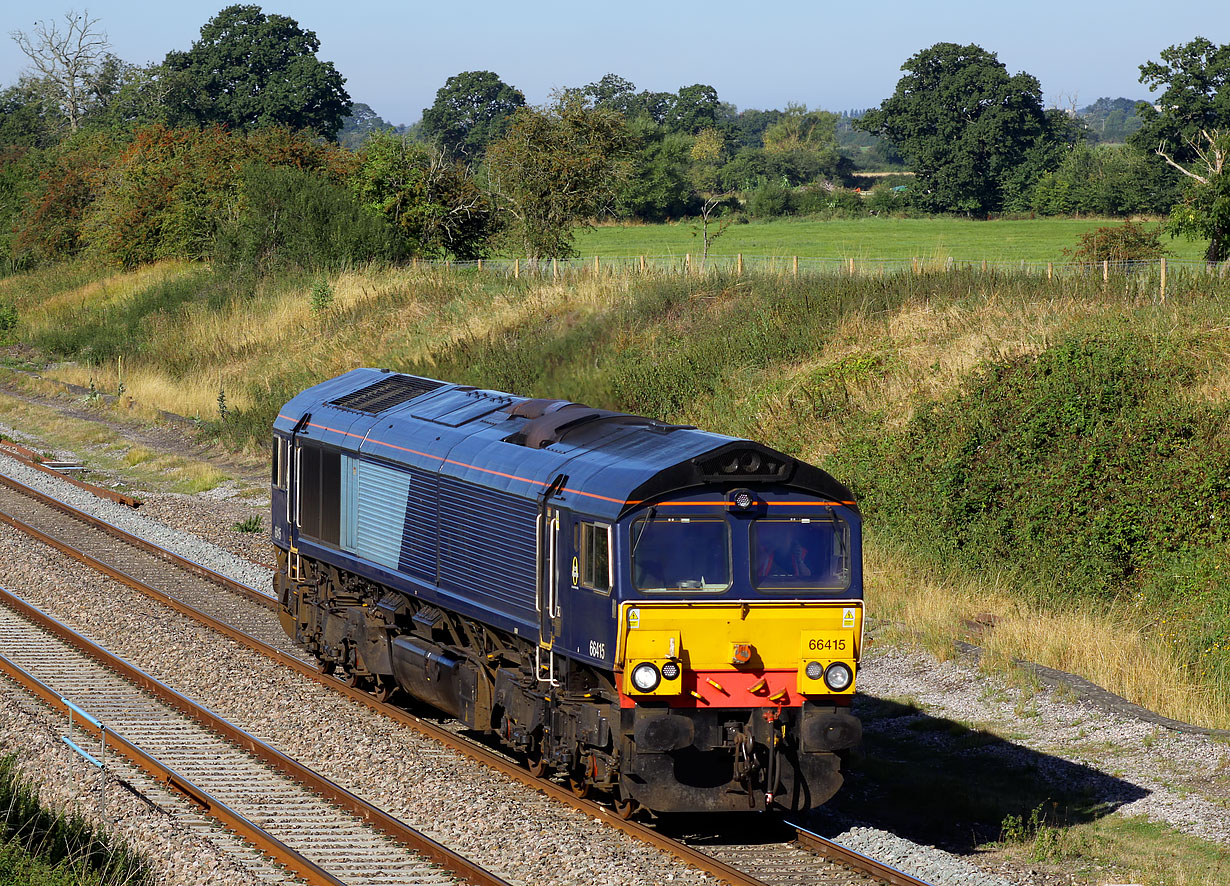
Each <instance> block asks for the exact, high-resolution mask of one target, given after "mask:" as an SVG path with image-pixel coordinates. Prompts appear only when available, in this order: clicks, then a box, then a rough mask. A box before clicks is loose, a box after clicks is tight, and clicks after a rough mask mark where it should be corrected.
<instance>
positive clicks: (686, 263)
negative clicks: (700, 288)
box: [683, 252, 692, 275]
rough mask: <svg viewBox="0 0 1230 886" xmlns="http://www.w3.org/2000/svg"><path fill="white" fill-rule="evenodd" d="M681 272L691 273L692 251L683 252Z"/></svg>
mask: <svg viewBox="0 0 1230 886" xmlns="http://www.w3.org/2000/svg"><path fill="white" fill-rule="evenodd" d="M683 273H684V274H685V275H686V274H690V273H692V253H690V252H685V253H684V254H683Z"/></svg>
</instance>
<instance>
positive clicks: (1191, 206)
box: [1130, 37, 1230, 262]
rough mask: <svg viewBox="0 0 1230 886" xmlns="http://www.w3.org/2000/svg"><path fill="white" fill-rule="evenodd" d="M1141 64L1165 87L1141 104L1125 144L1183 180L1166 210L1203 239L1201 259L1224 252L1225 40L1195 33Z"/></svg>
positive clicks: (1228, 108) (1175, 229) (1228, 151)
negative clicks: (1140, 121)
mask: <svg viewBox="0 0 1230 886" xmlns="http://www.w3.org/2000/svg"><path fill="white" fill-rule="evenodd" d="M1161 57H1162V60H1161V62H1148V63H1146V64H1143V65H1141V66H1140V82H1141V83H1144V84H1145V85H1146V86H1148V87H1149V89H1150V90H1152V91H1156V90H1158V89H1163V91H1162V94H1161V95H1160V96H1159V97H1158V100H1157V104H1156V106H1153V105H1149V104H1145V103H1142V104H1141V105H1140V106H1139V107H1138V110H1137V113H1138V114H1139V115H1140V116H1141V117H1142V118H1144V125H1143V126H1142V127H1141V128H1140V130H1139V131H1138V132H1137V133H1136V134H1135V135H1133V136H1132V138H1131V140H1130V141H1131V144H1133V145H1136V146H1137V147H1140V148H1142V149H1144V150H1146V151H1150V152H1152V153H1154V154H1156V155H1157V156H1158V157H1160V158H1161V159H1162V160H1163V161H1164V162H1165V163H1166V164H1167V165H1168V166H1169V167H1170V168H1172V169H1174V170H1176V171H1177V172H1178V173H1180V174H1181V175H1182V176H1183V177H1184V179H1185V180H1186V182H1187V189H1186V190H1185V191H1184V194H1183V199H1182V201H1181V202H1180V203H1178V204H1177V205H1176V206H1175V207H1174V209H1173V210H1172V211H1171V215H1170V230H1171V232H1172V233H1174V234H1182V235H1184V236H1187V237H1190V238H1192V239H1204V238H1206V237H1207V238H1208V240H1209V246H1208V249H1207V250H1206V251H1205V260H1206V261H1210V262H1220V261H1225V260H1226V259H1227V258H1230V168H1227V163H1226V161H1227V157H1228V156H1230V45H1223V46H1217V45H1215V44H1214V43H1212V42H1211V41H1209V40H1206V39H1205V38H1204V37H1197V38H1196V39H1194V40H1192V41H1191V42H1189V43H1185V44H1183V45H1181V46H1171V47H1169V48H1168V49H1164V50H1162V53H1161Z"/></svg>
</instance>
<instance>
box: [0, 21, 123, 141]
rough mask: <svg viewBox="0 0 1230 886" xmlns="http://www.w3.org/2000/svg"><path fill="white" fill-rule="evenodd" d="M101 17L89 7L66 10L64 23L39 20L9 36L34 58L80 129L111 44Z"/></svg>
mask: <svg viewBox="0 0 1230 886" xmlns="http://www.w3.org/2000/svg"><path fill="white" fill-rule="evenodd" d="M98 22H99V19H97V18H90V13H89V10H85V11H83V12H76V11H74V10H71V9H70V10H69V11H68V12H66V13H64V24H63V26H61V25H60V24H59V23H57V22H56V21H38V22H35V23H34V30H33V31H32V32H31V33H29V34H27V33H25V32H24V31H12V32H10V34H9V36H10V37H12V38H13V40H14V41H15V42H16V43H17V46H18V47H19V48H20V49H21V51H22V52H23V53H25V54H26V56H27V57H28V58H29V59H30V61H31V62H32V63H33V65H34V69H35V70H36V71H37V72H38V73H39V74H40V75H41V77H42V79H43V81H44V82H45V83H47V84H48V85H49V86H50V87H51V90H52V92H53V98H54V99H55V101H56V102H57V103H58V104H59V106H60V110H61V112H62V113H63V114H64V118H65V119H66V120H67V121H68V128H69V129H70V130H71V131H73V132H76V131H77V128H78V127H79V126H80V125H81V120H82V118H83V117H84V116H85V111H86V106H87V104H88V102H89V98H90V95H91V94H92V91H93V85H94V81H95V79H96V78H97V77H98V74H99V71H100V70H101V68H102V64H103V61H104V59H105V58H106V55H107V50H108V49H109V48H110V46H111V44H110V43H109V42H108V41H107V35H106V34H105V33H103V32H102V31H100V30H98V29H97V25H98Z"/></svg>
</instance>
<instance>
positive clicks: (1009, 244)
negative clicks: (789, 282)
mask: <svg viewBox="0 0 1230 886" xmlns="http://www.w3.org/2000/svg"><path fill="white" fill-rule="evenodd" d="M1119 223H1120V222H1119V221H1118V220H1114V219H1094V218H1089V219H1071V218H1044V219H1011V220H1003V221H973V220H969V219H958V218H863V219H835V220H831V221H820V220H815V219H780V220H775V221H766V222H751V223H749V224H745V225H731V226H730V227H729V228H727V229H726V231H725V233H723V234H722V236H721V237H720V238H719V239H718V240H717V242H716V243H714V244H713V246H712V248H711V250H710V254H712V255H734V254H736V253H743V255H745V256H781V257H787V258H788V257H790V256H795V255H797V256H800V257H807V258H845V259H849V258H854V259H858V260H864V261H873V260H877V259H898V260H900V259H905V260H909V259H912V258H918V259H922V260H924V261H930V262H934V261H937V260H938V261H944V260H946V259H948V258H950V257H951V258H952V259H954V260H955V261H959V262H967V261H968V262H980V261H982V260H984V259H985V260H986V261H988V262H1006V261H1027V262H1055V263H1060V262H1063V261H1067V260H1069V259H1068V258H1067V257H1066V256H1064V254H1063V250H1064V249H1065V248H1067V249H1074V248H1075V247H1076V244H1077V241H1078V239H1079V238H1080V235H1081V234H1083V233H1084V232H1085V231H1091V230H1093V229H1095V228H1099V227H1102V226H1104V225H1116V224H1119ZM1162 242H1163V243H1164V244H1165V245H1166V248H1167V249H1168V250H1169V251H1170V255H1171V256H1172V257H1173V258H1174V259H1176V260H1186V261H1198V260H1199V259H1200V258H1201V257H1202V256H1203V254H1204V249H1205V244H1204V243H1193V242H1191V241H1188V240H1171V239H1170V238H1168V237H1163V238H1162ZM576 246H577V250H578V252H579V253H580V255H581V256H582V257H589V256H594V255H598V256H636V255H644V256H647V257H648V256H683V255H684V254H685V253H691V254H692V255H699V254H700V251H701V227H700V223H699V222H692V221H683V222H677V223H671V224H662V225H602V226H600V227H597V228H594V229H589V230H581V231H579V232H578V233H577V239H576Z"/></svg>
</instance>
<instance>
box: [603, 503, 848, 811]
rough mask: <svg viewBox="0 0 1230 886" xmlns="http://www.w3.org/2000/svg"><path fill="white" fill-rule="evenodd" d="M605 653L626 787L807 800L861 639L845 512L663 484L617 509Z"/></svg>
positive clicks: (827, 790)
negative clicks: (632, 505)
mask: <svg viewBox="0 0 1230 886" xmlns="http://www.w3.org/2000/svg"><path fill="white" fill-rule="evenodd" d="M622 528H624V529H625V530H626V534H623V535H621V538H622V540H623V541H624V547H623V549H624V550H625V551H626V552H627V555H626V557H624V558H622V559H621V562H620V566H621V575H620V577H621V579H622V581H621V582H619V585H620V587H619V594H618V601H619V618H618V624H617V631H618V637H617V640H616V661H615V666H616V669H617V674H618V687H619V696H620V709H621V711H620V712H621V731H622V734H623V736H624V738H625V743H626V744H625V754H626V755H627V756H628V757H629V758H630V759H631V760H632V761H633V762H632V765H631V767H630V768H631V773H630V777H629V779H628V790H629V793H631V794H632V795H633V796H634V797H635V798H636V799H637V801H638V802H640V803H641V804H642V805H645V806H648V807H650V808H654V809H669V808H682V809H686V808H701V807H703V808H709V809H728V810H737V809H749V808H757V809H759V808H765V807H766V806H770V807H779V808H787V809H806V808H811V807H812V806H815V805H818V804H819V803H821V802H823V801H824V800H826V799H828V797H830V796H831V795H832V794H833V792H835V791H836V790H837V788H838V787H839V786H840V784H841V778H840V775H839V774H838V769H837V760H836V758H835V757H834V755H833V752H834V751H837V750H842V749H845V748H849V747H851V746H853V745H855V744H857V742H858V740H859V737H860V734H861V729H860V726H859V722H858V720H857V719H856V718H854V717H853V716H852V715H851V714H850V713H849V708H850V702H851V698H852V695H853V693H854V683H855V674H856V671H857V667H858V659H859V654H860V651H861V648H862V624H863V607H862V601H861V594H859V592H858V589H859V587H860V586H861V575H860V574H859V572H860V569H859V564H860V562H861V557H860V551H859V548H858V544H859V532H858V515H857V513H856V512H854V511H853V510H851V508H850V507H849V506H848V505H844V504H841V503H839V502H834V501H831V500H829V501H822V500H816V499H815V498H808V497H805V496H800V495H798V494H797V493H796V494H790V493H789V492H785V491H780V490H778V491H768V490H765V491H760V492H756V493H753V492H752V491H751V490H749V489H734V490H730V491H729V492H728V493H727V494H726V495H724V496H722V497H721V499H720V500H715V499H714V496H713V494H712V492H707V493H706V492H699V493H697V494H695V495H691V496H686V495H685V496H672V500H671V501H667V502H660V503H658V504H657V505H655V506H649V507H643V508H641V509H639V510H638V511H637V512H635V513H633V514H632V515H630V516H629V517H628V518H627V519H626V520H625V521H623V524H622Z"/></svg>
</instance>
